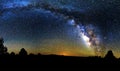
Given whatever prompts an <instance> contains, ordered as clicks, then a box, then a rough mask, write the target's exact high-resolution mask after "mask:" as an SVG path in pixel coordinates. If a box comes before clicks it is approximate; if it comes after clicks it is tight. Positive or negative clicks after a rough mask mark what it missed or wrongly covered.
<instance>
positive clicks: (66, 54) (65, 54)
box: [59, 52, 70, 56]
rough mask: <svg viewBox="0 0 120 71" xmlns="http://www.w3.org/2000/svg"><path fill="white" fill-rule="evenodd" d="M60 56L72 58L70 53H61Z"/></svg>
mask: <svg viewBox="0 0 120 71" xmlns="http://www.w3.org/2000/svg"><path fill="white" fill-rule="evenodd" d="M59 55H63V56H70V54H69V53H67V52H61V53H60V54H59Z"/></svg>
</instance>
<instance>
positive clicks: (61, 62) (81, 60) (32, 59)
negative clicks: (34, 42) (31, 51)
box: [0, 55, 120, 68]
mask: <svg viewBox="0 0 120 71" xmlns="http://www.w3.org/2000/svg"><path fill="white" fill-rule="evenodd" d="M0 66H3V67H25V68H28V67H29V68H32V67H39V68H40V67H53V68H54V67H80V68H82V67H105V68H106V67H113V66H120V59H116V58H101V57H70V56H69V57H68V56H56V55H27V56H19V55H16V56H11V55H9V56H0Z"/></svg>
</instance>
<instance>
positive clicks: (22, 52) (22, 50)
mask: <svg viewBox="0 0 120 71" xmlns="http://www.w3.org/2000/svg"><path fill="white" fill-rule="evenodd" d="M27 54H28V53H27V51H26V50H25V49H24V48H22V49H21V50H20V52H19V55H27Z"/></svg>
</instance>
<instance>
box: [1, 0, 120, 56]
mask: <svg viewBox="0 0 120 71" xmlns="http://www.w3.org/2000/svg"><path fill="white" fill-rule="evenodd" d="M0 10H1V11H0V30H2V31H0V35H1V36H2V37H4V38H5V41H6V46H8V47H10V48H9V49H10V50H11V51H12V50H13V48H12V47H16V46H17V47H18V46H21V47H23V46H22V45H24V47H25V48H26V49H27V48H28V49H29V48H30V49H31V50H32V49H33V48H32V47H35V49H34V50H35V51H36V50H38V49H37V48H39V51H42V50H44V51H46V53H47V51H48V53H51V51H52V49H53V48H52V49H51V50H50V48H46V47H45V46H43V45H42V46H41V44H40V43H43V42H44V43H43V44H49V46H51V45H50V43H49V42H48V41H46V40H49V41H53V39H54V40H61V41H64V42H65V44H64V45H66V47H65V48H61V47H63V46H61V47H59V49H57V48H54V49H55V50H54V51H56V50H61V51H64V50H67V49H68V50H67V51H70V50H71V49H74V48H72V47H76V48H75V49H76V50H77V49H79V48H80V49H79V51H80V52H79V51H78V52H77V51H76V50H75V52H76V53H78V54H82V53H84V52H85V53H84V54H82V55H85V54H86V53H87V51H84V49H85V50H86V49H91V50H93V51H94V53H95V55H99V54H100V55H101V54H102V53H104V51H106V49H107V50H109V49H111V50H113V51H114V53H115V54H116V56H119V55H118V53H119V49H120V48H119V42H120V41H119V39H120V38H119V36H120V32H119V30H120V29H119V27H120V25H119V23H120V16H119V14H120V1H119V0H74V1H73V0H65V1H63V0H13V1H9V0H1V1H0ZM11 24H12V25H11ZM11 27H12V28H11ZM31 28H32V29H31ZM13 34H14V35H13ZM65 40H66V41H65ZM18 41H19V42H18ZM61 41H59V42H58V41H56V42H57V44H59V43H61ZM33 42H36V43H34V44H33V45H31V43H33ZM53 42H54V41H53ZM53 42H52V44H53ZM68 42H69V43H68ZM13 43H15V45H11V44H13ZM54 43H55V42H54ZM70 43H73V45H75V46H73V45H71V46H70V48H69V46H67V44H70ZM77 43H78V44H77ZM39 44H40V45H39ZM82 45H83V46H84V48H82ZM55 46H58V45H55ZM21 47H20V48H21ZM41 47H45V48H41ZM51 47H52V46H51ZM53 47H54V46H53ZM77 47H79V48H77ZM18 48H19V47H18ZM40 49H42V50H40ZM14 50H16V51H18V49H17V48H14ZM31 50H30V51H31ZM82 50H83V52H82ZM39 51H38V52H39ZM31 52H32V51H31ZM56 52H58V51H56ZM56 52H53V53H56ZM91 52H92V51H91ZM57 54H59V53H57ZM88 54H89V53H88ZM88 54H87V55H88Z"/></svg>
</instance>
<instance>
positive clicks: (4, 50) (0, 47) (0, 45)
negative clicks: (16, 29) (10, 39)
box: [0, 38, 8, 55]
mask: <svg viewBox="0 0 120 71" xmlns="http://www.w3.org/2000/svg"><path fill="white" fill-rule="evenodd" d="M3 43H4V40H3V38H0V55H5V54H8V53H7V47H5V46H4V45H3Z"/></svg>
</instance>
